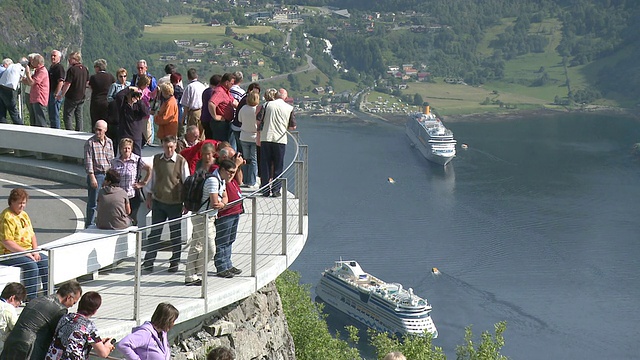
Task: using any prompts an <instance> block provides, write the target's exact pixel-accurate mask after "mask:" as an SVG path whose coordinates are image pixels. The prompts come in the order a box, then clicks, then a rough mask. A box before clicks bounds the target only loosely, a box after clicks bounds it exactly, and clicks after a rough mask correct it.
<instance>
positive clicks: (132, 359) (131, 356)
mask: <svg viewBox="0 0 640 360" xmlns="http://www.w3.org/2000/svg"><path fill="white" fill-rule="evenodd" d="M179 315H180V313H179V312H178V309H176V308H175V307H174V306H173V305H171V304H169V303H160V304H158V306H157V307H156V310H155V311H154V312H153V315H151V321H145V323H144V324H142V325H140V326H138V327H137V328H134V329H133V332H132V333H131V334H129V335H127V336H125V337H124V339H122V340H121V341H120V342H118V345H116V347H117V348H118V351H120V352H121V353H122V354H123V355H124V358H125V359H127V360H169V358H170V357H171V349H170V347H169V339H168V338H167V333H168V332H169V330H171V328H173V325H174V324H175V321H176V319H177V318H178V316H179Z"/></svg>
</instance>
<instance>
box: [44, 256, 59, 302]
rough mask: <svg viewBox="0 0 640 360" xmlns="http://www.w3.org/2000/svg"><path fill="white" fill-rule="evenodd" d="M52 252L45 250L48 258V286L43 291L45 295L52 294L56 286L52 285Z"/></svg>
mask: <svg viewBox="0 0 640 360" xmlns="http://www.w3.org/2000/svg"><path fill="white" fill-rule="evenodd" d="M53 252H54V250H53V249H47V256H48V257H49V285H47V288H46V289H45V290H46V291H47V295H51V294H53V289H54V288H55V286H56V284H54V283H53V269H54V267H53V263H54V262H55V260H54V259H53V256H52V253H53Z"/></svg>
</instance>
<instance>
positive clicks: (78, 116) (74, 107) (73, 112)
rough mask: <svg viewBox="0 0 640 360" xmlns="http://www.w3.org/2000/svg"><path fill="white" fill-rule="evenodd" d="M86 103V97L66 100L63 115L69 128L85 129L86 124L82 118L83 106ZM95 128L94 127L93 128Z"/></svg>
mask: <svg viewBox="0 0 640 360" xmlns="http://www.w3.org/2000/svg"><path fill="white" fill-rule="evenodd" d="M83 105H84V99H82V100H69V99H65V100H64V107H63V110H62V117H63V119H64V126H65V128H66V129H67V130H75V131H83V128H84V124H83V119H82V106H83ZM72 116H73V117H74V118H75V120H76V122H75V125H76V127H75V129H74V128H73V123H72V122H71V117H72ZM92 130H93V129H92Z"/></svg>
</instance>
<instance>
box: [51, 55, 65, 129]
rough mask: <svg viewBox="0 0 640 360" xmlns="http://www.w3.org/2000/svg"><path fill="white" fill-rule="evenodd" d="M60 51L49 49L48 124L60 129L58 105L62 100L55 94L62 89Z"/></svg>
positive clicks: (62, 76) (63, 72) (62, 78)
mask: <svg viewBox="0 0 640 360" xmlns="http://www.w3.org/2000/svg"><path fill="white" fill-rule="evenodd" d="M60 60H62V53H61V52H60V51H58V50H53V51H51V66H50V67H49V105H47V107H48V110H49V125H50V126H51V128H53V129H60V106H61V105H62V100H57V99H56V95H57V94H58V93H59V92H60V91H61V90H62V84H64V77H65V71H64V66H62V64H61V63H60Z"/></svg>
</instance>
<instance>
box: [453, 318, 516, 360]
mask: <svg viewBox="0 0 640 360" xmlns="http://www.w3.org/2000/svg"><path fill="white" fill-rule="evenodd" d="M494 327H495V336H492V335H491V334H490V333H489V332H488V331H483V332H482V335H481V339H482V341H481V342H480V343H479V344H475V343H474V341H473V333H472V332H471V326H468V327H467V328H466V329H465V332H464V345H459V346H458V347H457V348H456V356H457V358H458V360H506V359H508V358H507V357H506V356H504V355H501V354H500V349H502V347H503V346H504V336H502V334H503V333H504V331H505V330H506V329H507V323H506V322H505V321H501V322H499V323H497V324H495V325H494Z"/></svg>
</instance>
